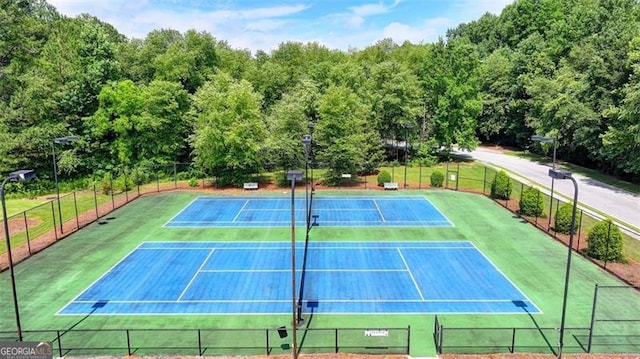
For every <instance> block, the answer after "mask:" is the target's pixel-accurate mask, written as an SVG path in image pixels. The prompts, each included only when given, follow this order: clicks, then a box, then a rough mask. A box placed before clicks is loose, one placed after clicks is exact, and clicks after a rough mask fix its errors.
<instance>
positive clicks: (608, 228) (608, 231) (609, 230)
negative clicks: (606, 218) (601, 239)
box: [604, 222, 612, 269]
mask: <svg viewBox="0 0 640 359" xmlns="http://www.w3.org/2000/svg"><path fill="white" fill-rule="evenodd" d="M611 223H612V222H609V227H607V248H606V250H605V251H604V269H607V262H608V261H609V242H610V241H611Z"/></svg>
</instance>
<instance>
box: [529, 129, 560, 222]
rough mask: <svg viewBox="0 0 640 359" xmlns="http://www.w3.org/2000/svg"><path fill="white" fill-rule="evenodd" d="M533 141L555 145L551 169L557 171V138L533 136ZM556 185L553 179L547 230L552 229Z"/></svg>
mask: <svg viewBox="0 0 640 359" xmlns="http://www.w3.org/2000/svg"><path fill="white" fill-rule="evenodd" d="M531 141H534V142H540V143H548V142H551V143H552V144H553V160H552V162H551V168H552V169H554V170H555V169H556V147H557V146H556V138H555V137H545V136H540V135H533V136H531ZM554 183H555V179H554V178H553V177H551V199H550V200H549V202H550V204H549V223H548V226H547V229H551V212H552V211H553V185H554Z"/></svg>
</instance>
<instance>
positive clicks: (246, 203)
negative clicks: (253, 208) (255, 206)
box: [231, 200, 249, 222]
mask: <svg viewBox="0 0 640 359" xmlns="http://www.w3.org/2000/svg"><path fill="white" fill-rule="evenodd" d="M248 204H249V200H246V201H244V204H243V205H242V208H240V210H239V211H238V214H236V216H235V217H233V221H231V222H236V221H237V220H238V217H240V214H241V213H242V211H243V210H244V209H245V208H246V207H247V205H248Z"/></svg>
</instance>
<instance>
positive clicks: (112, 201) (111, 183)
mask: <svg viewBox="0 0 640 359" xmlns="http://www.w3.org/2000/svg"><path fill="white" fill-rule="evenodd" d="M109 177H110V178H109V183H110V186H111V209H116V202H115V201H114V200H113V175H111V176H109ZM129 355H131V354H129Z"/></svg>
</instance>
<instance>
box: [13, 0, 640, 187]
mask: <svg viewBox="0 0 640 359" xmlns="http://www.w3.org/2000/svg"><path fill="white" fill-rule="evenodd" d="M0 23H1V24H2V29H1V31H0V172H1V173H7V172H8V171H11V170H14V169H17V168H21V167H30V168H34V169H36V170H38V172H39V176H40V177H41V178H43V177H44V178H46V177H47V176H52V166H51V146H52V145H51V143H52V139H53V138H56V137H62V136H67V135H78V136H79V137H80V140H79V141H78V142H76V143H74V144H73V146H66V147H61V148H59V149H57V150H58V151H59V154H60V156H59V168H60V170H61V171H63V172H65V173H66V174H67V175H68V176H78V177H81V176H86V175H87V174H92V173H96V172H100V171H108V170H114V169H116V170H117V169H119V168H125V167H127V168H150V167H151V166H153V165H156V164H162V163H168V162H172V161H180V162H193V163H196V164H198V165H199V166H200V167H201V168H203V169H204V170H205V171H207V172H208V173H209V174H212V175H215V176H217V177H218V178H219V179H220V180H221V181H222V182H223V183H237V182H239V181H243V180H244V179H245V178H246V177H247V176H250V175H251V174H255V173H260V172H261V171H264V170H265V169H266V168H268V169H286V168H292V167H299V166H300V163H301V161H303V158H304V151H303V148H302V144H301V142H300V139H301V137H302V135H303V134H304V133H307V132H308V124H309V123H313V124H314V125H315V126H314V139H313V153H314V157H315V158H316V160H317V161H319V162H322V163H324V164H325V165H326V166H328V168H329V178H328V179H327V180H328V181H331V180H332V176H333V178H334V179H335V178H337V177H338V176H340V174H342V173H357V172H360V171H366V170H368V169H370V168H371V167H375V166H376V165H377V164H379V163H380V162H381V161H384V160H394V159H397V158H398V157H397V154H396V155H395V157H394V156H393V154H394V152H393V151H391V152H390V151H388V150H387V151H385V146H387V145H388V144H393V143H398V141H404V140H405V138H408V139H409V141H410V143H412V144H413V145H412V149H413V153H412V158H414V159H429V158H434V156H436V155H439V154H440V155H441V154H445V155H446V154H447V152H448V151H449V150H451V149H452V147H453V146H454V145H455V146H459V147H461V148H465V149H472V148H474V147H476V146H477V145H478V144H479V143H480V141H491V142H496V143H501V144H508V145H515V146H519V147H522V148H527V147H529V148H531V149H532V150H534V151H539V152H542V151H550V149H549V148H541V147H540V145H539V144H532V143H531V141H530V137H531V135H532V134H542V135H547V136H552V137H555V138H557V145H558V155H559V158H562V159H565V160H570V161H572V162H575V163H579V164H583V165H589V166H592V167H597V168H599V169H602V170H603V171H605V172H609V173H613V174H616V175H619V176H622V177H626V178H628V179H631V180H634V181H639V180H640V107H639V106H638V105H640V31H639V30H640V5H639V4H638V3H637V2H636V1H635V0H519V1H515V2H514V3H513V4H512V5H509V6H507V7H506V8H505V9H504V10H503V12H502V14H501V15H499V16H495V15H491V14H486V15H484V16H482V17H481V18H480V19H478V20H477V21H474V22H471V23H468V24H463V25H460V26H458V27H457V28H455V29H451V30H450V31H449V32H448V33H447V36H446V38H443V39H440V40H439V41H437V42H435V43H432V44H411V43H408V42H406V43H404V44H401V45H398V44H395V43H393V42H392V41H391V40H382V41H379V42H378V43H376V44H372V45H371V46H369V47H367V48H365V49H362V50H350V51H348V52H343V51H337V50H330V49H328V48H326V47H324V46H322V45H319V44H317V43H307V44H302V43H294V42H284V43H282V44H281V45H280V46H279V47H278V48H277V49H275V50H273V51H271V52H270V53H266V52H263V51H258V52H257V53H255V54H252V53H251V52H249V51H247V50H239V49H233V48H232V47H231V46H229V44H227V43H226V42H225V41H224V40H219V39H216V38H215V37H214V36H213V35H212V34H209V33H206V32H197V31H194V30H191V31H187V32H186V33H180V32H177V31H174V30H171V29H158V30H154V31H152V32H151V33H149V34H148V35H147V36H146V37H145V38H144V39H127V38H126V37H125V36H123V35H121V34H119V33H118V31H117V30H116V29H114V28H113V27H112V26H111V25H109V24H107V23H104V22H102V21H100V20H98V19H96V18H95V17H92V16H90V15H81V16H78V17H75V18H69V17H65V16H62V15H60V14H59V13H57V11H56V10H55V8H53V7H51V6H50V5H48V4H47V3H46V1H44V0H0Z"/></svg>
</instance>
